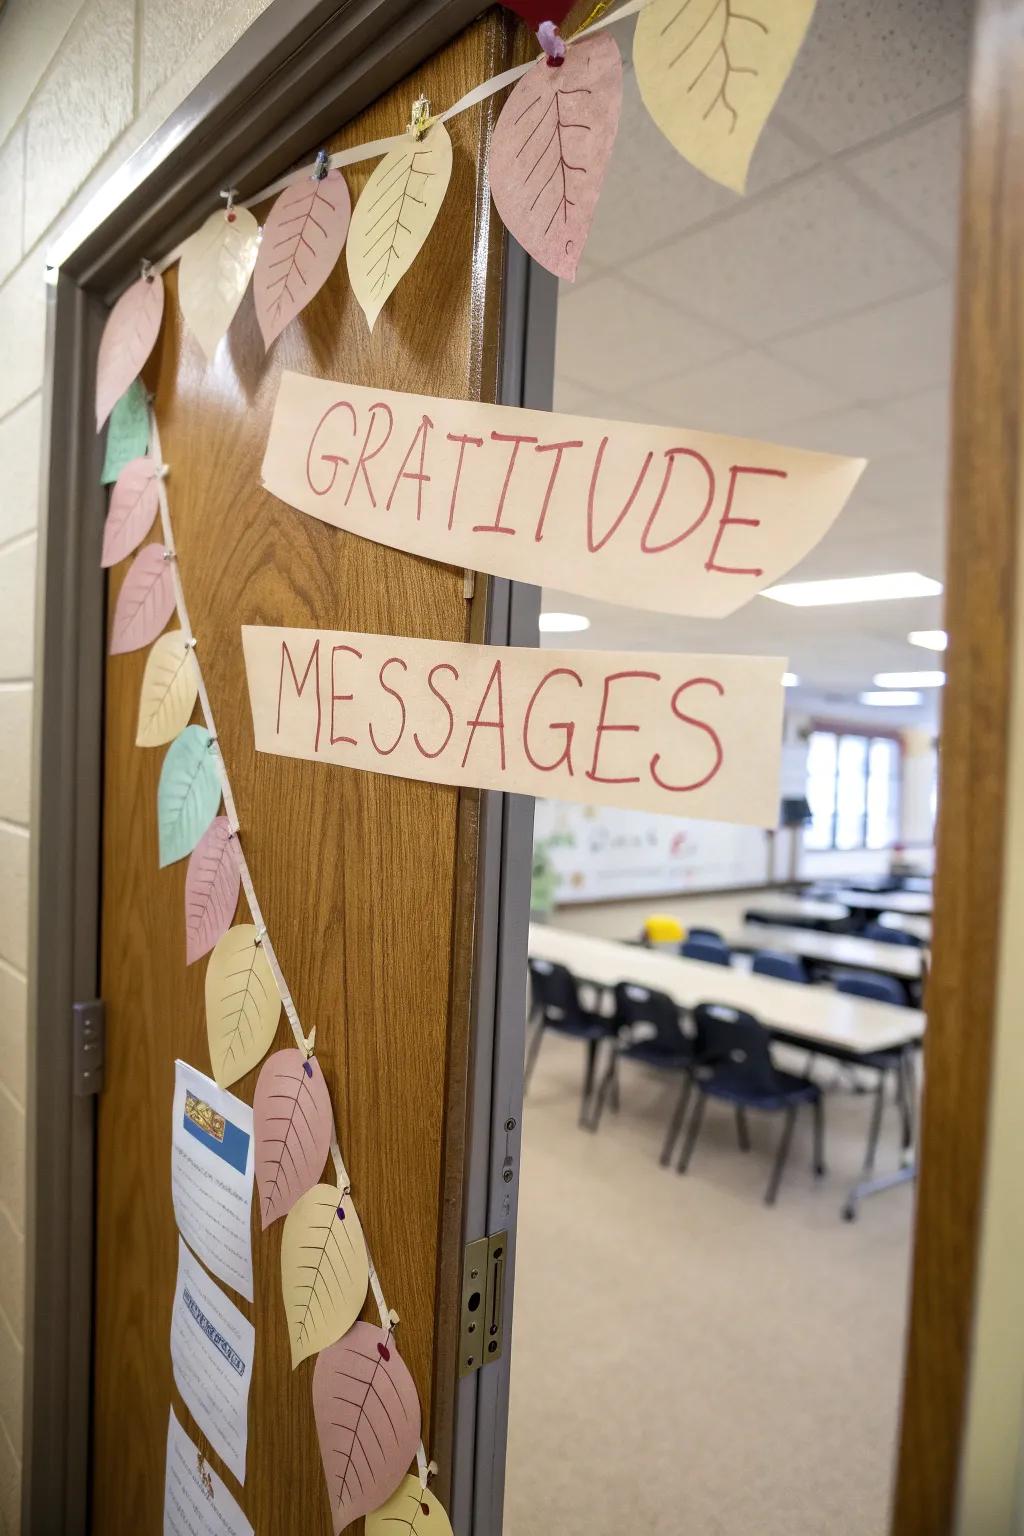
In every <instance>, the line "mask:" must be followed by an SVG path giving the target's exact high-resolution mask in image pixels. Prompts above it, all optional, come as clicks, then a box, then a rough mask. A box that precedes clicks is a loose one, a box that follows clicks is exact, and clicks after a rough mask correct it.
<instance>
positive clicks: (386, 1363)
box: [313, 1323, 420, 1536]
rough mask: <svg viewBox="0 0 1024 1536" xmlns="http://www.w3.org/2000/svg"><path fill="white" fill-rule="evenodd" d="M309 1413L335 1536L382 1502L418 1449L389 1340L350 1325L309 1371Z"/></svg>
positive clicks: (414, 1411)
mask: <svg viewBox="0 0 1024 1536" xmlns="http://www.w3.org/2000/svg"><path fill="white" fill-rule="evenodd" d="M313 1414H314V1417H315V1418H316V1432H317V1435H318V1437H319V1440H320V1457H321V1460H322V1461H323V1464H324V1475H325V1477H326V1478H327V1489H328V1493H329V1494H330V1499H331V1518H332V1520H333V1522H334V1530H335V1536H337V1533H338V1532H340V1531H342V1530H344V1529H345V1527H346V1526H347V1525H350V1524H351V1523H352V1521H353V1520H358V1519H359V1517H360V1515H365V1514H368V1513H369V1511H370V1510H371V1509H377V1508H378V1507H379V1506H380V1504H382V1503H383V1502H384V1500H385V1499H389V1498H390V1497H391V1495H392V1494H393V1493H394V1491H395V1489H396V1488H397V1487H398V1485H399V1483H400V1482H401V1481H402V1478H403V1476H404V1475H405V1473H406V1472H407V1471H408V1468H409V1463H410V1461H411V1460H412V1458H413V1457H414V1456H415V1454H416V1447H417V1446H418V1445H419V1442H420V1402H419V1398H418V1397H417V1395H416V1385H415V1383H414V1381H413V1379H412V1377H411V1376H410V1375H409V1368H408V1366H407V1365H406V1363H405V1361H404V1360H403V1359H402V1357H401V1355H400V1354H399V1353H398V1350H397V1348H396V1346H395V1340H394V1337H393V1335H390V1334H387V1333H384V1331H383V1330H382V1329H380V1328H375V1327H374V1326H373V1324H372V1323H356V1325H355V1327H353V1328H350V1329H349V1331H348V1333H346V1335H345V1337H344V1338H343V1339H339V1340H338V1342H337V1344H332V1345H331V1347H330V1349H325V1350H324V1351H323V1352H322V1353H321V1354H320V1355H319V1356H318V1358H317V1362H316V1367H315V1369H314V1371H313Z"/></svg>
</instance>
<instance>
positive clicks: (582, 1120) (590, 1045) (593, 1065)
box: [578, 1040, 597, 1125]
mask: <svg viewBox="0 0 1024 1536" xmlns="http://www.w3.org/2000/svg"><path fill="white" fill-rule="evenodd" d="M596 1070H597V1041H596V1040H588V1041H587V1065H586V1070H585V1071H584V1073H583V1094H582V1096H581V1098H580V1114H579V1121H578V1123H579V1124H580V1125H586V1123H587V1109H588V1108H589V1106H590V1097H591V1094H592V1093H593V1092H594V1075H595V1073H596Z"/></svg>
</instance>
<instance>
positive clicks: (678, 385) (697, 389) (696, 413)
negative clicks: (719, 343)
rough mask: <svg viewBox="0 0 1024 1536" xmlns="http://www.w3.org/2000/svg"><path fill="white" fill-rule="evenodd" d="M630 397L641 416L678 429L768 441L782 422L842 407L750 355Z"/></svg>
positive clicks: (762, 356) (789, 372) (780, 366)
mask: <svg viewBox="0 0 1024 1536" xmlns="http://www.w3.org/2000/svg"><path fill="white" fill-rule="evenodd" d="M633 396H634V398H635V400H636V402H637V405H638V407H639V408H640V409H641V411H646V410H648V409H649V410H652V411H656V412H658V413H660V414H661V415H663V416H667V417H668V418H669V419H671V420H674V421H675V422H676V424H677V425H678V426H685V427H693V428H695V429H697V430H699V431H705V432H729V433H732V434H733V435H734V436H737V437H770V436H771V435H772V434H773V432H775V431H776V430H777V429H778V428H779V427H780V426H781V424H782V423H784V422H792V421H794V420H797V419H799V418H800V417H806V416H809V415H810V414H811V413H812V412H813V411H815V410H821V409H822V407H823V406H838V405H841V404H843V401H842V400H841V399H840V398H838V397H836V396H832V397H831V398H830V392H829V391H827V390H824V389H823V388H822V386H821V385H820V384H818V383H814V382H811V381H810V380H809V379H807V378H806V377H805V376H804V375H803V374H800V373H797V372H796V371H795V370H794V369H792V368H789V367H787V366H786V365H785V364H784V363H780V362H779V361H778V360H777V359H775V358H773V357H769V356H768V354H767V353H765V352H757V351H753V350H751V351H745V352H740V353H737V354H735V355H734V356H732V357H728V358H723V359H722V360H721V361H720V362H717V363H711V364H710V365H709V366H708V367H705V368H699V369H697V370H695V371H694V372H692V373H691V372H687V373H686V374H685V375H681V376H679V377H678V378H674V379H667V380H665V381H664V382H662V383H660V384H647V385H641V386H639V387H638V388H636V389H635V390H634V391H633ZM786 435H787V438H789V437H791V436H792V433H787V434H786Z"/></svg>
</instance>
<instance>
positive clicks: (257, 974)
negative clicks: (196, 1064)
mask: <svg viewBox="0 0 1024 1536" xmlns="http://www.w3.org/2000/svg"><path fill="white" fill-rule="evenodd" d="M256 940H257V933H256V929H255V927H254V926H253V924H252V923H237V924H236V925H235V927H234V928H229V929H228V931H227V933H226V934H225V935H224V937H223V938H221V939H218V940H217V943H216V944H215V945H214V950H213V954H212V955H211V956H210V962H209V964H208V965H207V967H206V1035H207V1039H208V1041H209V1045H210V1061H211V1063H212V1066H213V1075H214V1077H215V1078H216V1080H217V1082H218V1083H219V1084H220V1086H221V1087H222V1088H230V1086H231V1084H232V1083H235V1082H237V1081H238V1079H239V1078H240V1077H244V1076H245V1074H246V1073H247V1072H250V1071H251V1070H252V1068H253V1067H255V1066H256V1065H257V1063H258V1062H260V1061H262V1060H263V1058H264V1056H265V1055H266V1054H267V1052H268V1051H269V1050H270V1047H271V1046H272V1045H273V1043H274V1036H275V1034H276V1033H277V1021H278V1019H279V1018H280V1016H281V998H280V995H279V993H278V990H277V983H276V982H275V980H274V973H273V971H272V970H271V969H270V962H269V961H268V959H267V957H266V955H265V953H264V951H263V945H262V943H257V942H256Z"/></svg>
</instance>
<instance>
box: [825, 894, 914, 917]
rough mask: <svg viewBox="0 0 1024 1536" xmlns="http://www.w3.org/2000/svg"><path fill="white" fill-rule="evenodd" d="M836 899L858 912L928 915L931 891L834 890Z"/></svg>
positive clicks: (909, 915) (910, 915) (912, 915)
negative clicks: (873, 891)
mask: <svg viewBox="0 0 1024 1536" xmlns="http://www.w3.org/2000/svg"><path fill="white" fill-rule="evenodd" d="M835 899H836V901H841V902H842V903H843V905H844V906H846V907H849V908H850V909H851V910H855V911H860V912H901V913H902V914H903V916H904V917H930V916H931V910H932V897H931V892H926V891H885V892H882V891H878V892H876V894H875V895H873V896H872V895H870V894H869V893H868V892H867V891H846V890H842V891H836V893H835Z"/></svg>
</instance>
